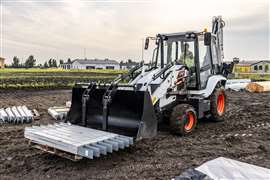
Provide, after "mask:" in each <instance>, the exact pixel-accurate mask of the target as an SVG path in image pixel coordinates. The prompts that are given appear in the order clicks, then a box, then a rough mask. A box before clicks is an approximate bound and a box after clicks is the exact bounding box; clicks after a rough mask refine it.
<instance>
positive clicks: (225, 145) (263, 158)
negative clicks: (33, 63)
mask: <svg viewBox="0 0 270 180" xmlns="http://www.w3.org/2000/svg"><path fill="white" fill-rule="evenodd" d="M227 94H228V102H229V103H228V108H227V114H226V119H225V121H224V122H221V123H213V122H211V121H209V120H202V121H200V123H199V125H198V128H197V129H196V131H195V132H194V133H193V134H191V135H189V136H186V137H179V136H174V135H170V134H169V133H168V132H159V134H158V136H157V137H155V138H154V139H148V140H143V141H140V142H138V143H136V144H135V145H134V146H133V147H131V148H129V149H126V150H124V151H119V152H117V153H113V154H110V155H108V156H103V157H101V158H98V159H94V160H88V159H83V160H81V161H79V162H72V161H70V160H67V159H63V158H60V157H57V156H54V155H51V154H48V153H44V152H41V151H40V150H37V149H33V148H31V147H29V145H28V144H27V141H26V140H25V139H24V137H23V132H24V127H25V126H31V124H27V125H22V124H20V125H13V124H3V125H0V179H171V178H173V177H175V176H176V175H179V174H181V172H183V171H184V170H186V169H188V168H191V167H196V166H199V165H200V164H202V163H204V162H206V161H208V160H211V159H214V158H217V157H220V156H223V157H228V158H232V159H236V160H240V161H243V162H247V163H251V164H255V165H259V166H262V167H266V168H270V118H269V115H270V93H261V94H252V93H248V92H227ZM70 97H71V92H70V91H63V90H61V91H59V90H57V91H53V90H52V91H8V92H7V91H4V92H0V107H7V106H13V105H22V104H25V105H27V106H28V107H29V108H36V109H37V110H38V111H39V112H40V113H41V119H40V120H39V121H36V122H34V123H33V124H46V123H52V122H54V120H53V119H52V118H50V116H49V115H48V114H47V108H48V107H50V106H57V105H64V104H65V102H66V101H67V100H69V99H70ZM243 134H245V135H244V136H242V135H243Z"/></svg>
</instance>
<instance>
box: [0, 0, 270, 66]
mask: <svg viewBox="0 0 270 180" xmlns="http://www.w3.org/2000/svg"><path fill="white" fill-rule="evenodd" d="M0 1H1V20H2V23H1V30H2V43H1V56H3V57H5V58H6V59H7V63H10V62H11V61H12V58H13V56H18V57H19V58H20V59H22V58H23V60H25V59H26V58H27V57H28V56H29V55H30V54H33V55H34V56H35V57H36V59H37V60H38V61H39V62H40V63H43V62H44V61H46V60H48V59H49V58H57V59H64V60H66V59H67V58H69V57H70V58H72V59H73V58H84V48H85V49H86V56H87V58H107V57H108V58H111V59H116V60H118V61H121V60H126V59H128V58H131V59H134V60H137V61H139V60H140V59H141V47H142V40H141V39H142V38H144V37H146V36H149V35H152V36H153V35H155V34H157V33H168V32H180V31H188V30H198V31H200V30H203V29H204V28H205V27H208V29H209V30H210V28H211V18H212V16H214V15H222V16H223V19H224V20H225V22H226V26H225V29H224V46H225V47H224V48H225V59H227V60H230V59H232V58H233V57H235V56H236V57H239V58H241V59H246V60H253V59H270V57H269V51H270V50H269V49H270V46H269V42H270V35H269V34H270V32H269V30H270V29H269V24H270V18H269V17H270V12H269V5H270V4H269V0H203V1H201V0H175V1H174V0H100V1H99V0H96V1H93V0H36V1H34V0H0Z"/></svg>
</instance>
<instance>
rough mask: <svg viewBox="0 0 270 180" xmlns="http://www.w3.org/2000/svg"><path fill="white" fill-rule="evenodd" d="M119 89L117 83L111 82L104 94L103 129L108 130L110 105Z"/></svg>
mask: <svg viewBox="0 0 270 180" xmlns="http://www.w3.org/2000/svg"><path fill="white" fill-rule="evenodd" d="M116 91H117V84H111V85H110V86H109V87H108V88H107V89H106V92H105V93H104V95H103V122H102V129H103V130H104V131H107V130H108V116H109V106H110V104H111V103H112V99H113V96H114V95H115V93H116Z"/></svg>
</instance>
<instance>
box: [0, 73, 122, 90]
mask: <svg viewBox="0 0 270 180" xmlns="http://www.w3.org/2000/svg"><path fill="white" fill-rule="evenodd" d="M126 72H127V71H124V70H77V69H72V70H64V69H60V68H48V69H40V68H29V69H23V68H17V69H16V68H5V69H0V89H28V88H71V87H72V86H74V84H75V83H76V82H90V81H95V82H109V81H111V80H113V79H114V78H115V77H117V76H118V75H120V74H123V73H126Z"/></svg>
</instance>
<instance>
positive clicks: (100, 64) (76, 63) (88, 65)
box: [60, 59, 120, 70]
mask: <svg viewBox="0 0 270 180" xmlns="http://www.w3.org/2000/svg"><path fill="white" fill-rule="evenodd" d="M60 67H62V68H63V69H115V70H119V69H120V64H119V63H118V62H117V61H115V60H110V59H103V60H101V59H75V60H73V61H71V62H70V63H63V64H61V65H60Z"/></svg>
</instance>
